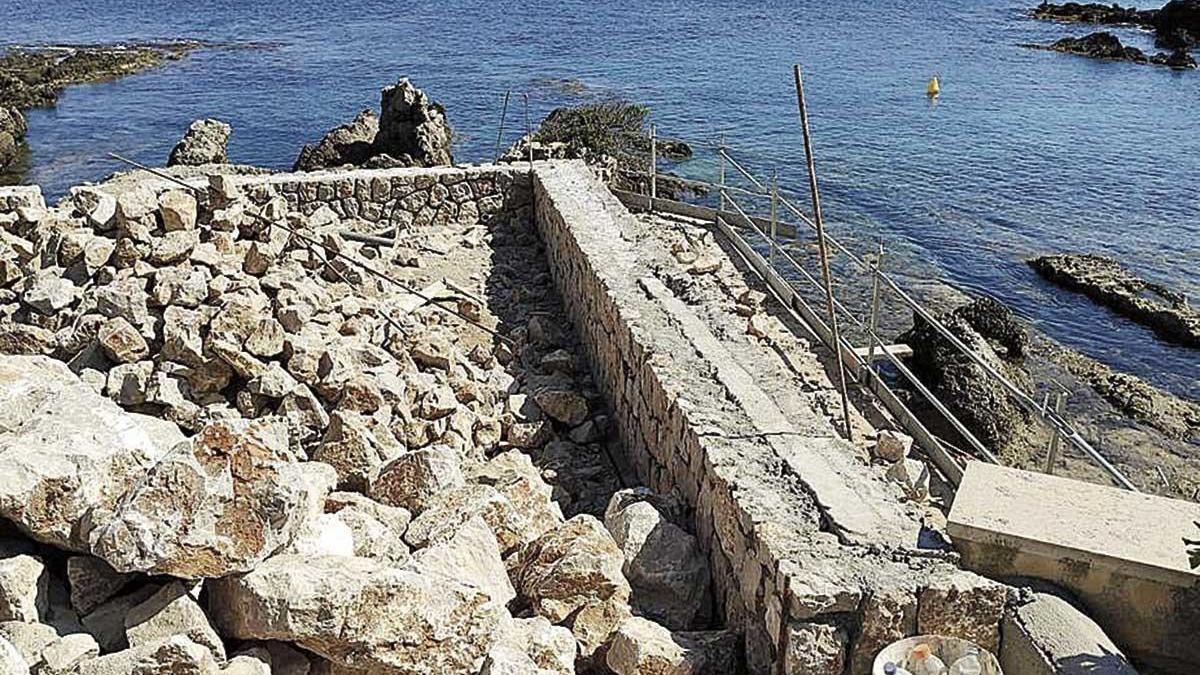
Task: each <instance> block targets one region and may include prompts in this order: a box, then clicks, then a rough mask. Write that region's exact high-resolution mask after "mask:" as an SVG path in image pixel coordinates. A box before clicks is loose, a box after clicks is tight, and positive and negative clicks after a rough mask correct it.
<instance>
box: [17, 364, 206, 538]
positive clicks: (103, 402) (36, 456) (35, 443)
mask: <svg viewBox="0 0 1200 675" xmlns="http://www.w3.org/2000/svg"><path fill="white" fill-rule="evenodd" d="M0 383H3V384H2V385H0V516H3V517H4V518H7V519H8V520H10V521H12V522H14V523H16V524H18V525H19V526H20V527H21V529H22V530H23V531H24V532H25V533H26V534H28V535H29V536H31V537H33V538H35V539H37V540H39V541H42V542H44V543H48V544H51V545H54V546H57V547H59V548H63V549H67V550H71V551H86V550H87V549H88V541H87V539H88V536H89V534H90V532H91V528H92V527H93V525H94V523H97V522H104V521H105V519H106V518H105V516H104V515H103V514H105V513H109V512H111V510H112V508H113V507H114V506H115V504H116V502H117V500H118V499H119V498H120V497H121V495H123V494H124V493H125V492H126V491H127V490H129V489H130V488H131V487H132V486H133V485H135V484H136V483H137V481H139V480H141V479H142V477H143V476H144V475H145V474H146V472H147V471H148V470H149V469H150V468H151V467H152V466H154V465H155V464H156V463H157V462H158V460H159V459H160V458H162V457H163V456H164V455H165V454H166V453H167V452H169V451H170V450H171V448H173V447H174V446H175V445H176V444H178V443H179V442H181V441H183V434H182V433H180V431H179V429H178V428H177V427H176V426H175V425H173V424H170V423H168V422H164V421H162V420H157V419H154V418H150V417H146V416H143V415H133V414H130V413H126V412H125V411H123V410H121V409H120V408H119V407H118V406H117V405H116V404H115V403H113V402H112V401H111V400H109V399H107V398H105V397H103V396H100V395H98V394H97V393H96V392H95V391H93V390H92V389H91V388H90V387H89V386H88V385H86V384H84V383H83V382H81V381H80V380H79V378H77V377H76V376H75V375H74V374H73V373H72V372H71V371H70V370H69V369H68V368H67V366H66V365H65V364H63V363H61V362H58V361H54V360H52V359H49V358H47V357H40V356H0ZM98 430H103V433H98ZM64 486H71V488H70V489H64ZM47 495H54V499H52V500H49V499H47V498H46V496H47Z"/></svg>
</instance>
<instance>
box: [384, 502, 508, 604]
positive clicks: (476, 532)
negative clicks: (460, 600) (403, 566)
mask: <svg viewBox="0 0 1200 675" xmlns="http://www.w3.org/2000/svg"><path fill="white" fill-rule="evenodd" d="M414 522H416V521H414ZM410 529H411V528H410ZM407 567H409V568H410V569H413V570H416V571H418V572H420V573H421V574H423V575H428V576H440V577H444V578H446V579H448V580H450V581H457V582H459V583H463V584H466V585H468V586H471V587H474V588H477V589H479V590H481V591H483V592H484V593H486V594H487V596H488V597H489V598H491V599H492V601H493V602H495V603H497V604H499V605H501V606H505V605H507V604H508V603H509V601H510V600H512V599H513V598H515V597H516V595H517V592H516V591H515V590H513V586H512V582H511V581H509V578H508V572H507V570H505V568H504V563H503V561H501V559H500V546H499V545H498V544H497V543H496V536H495V535H494V534H492V530H491V529H490V528H489V527H488V525H487V523H486V522H484V520H483V519H482V518H480V517H479V516H474V517H472V518H468V519H467V520H466V521H464V522H463V523H462V524H461V525H460V526H458V527H457V528H455V529H454V531H451V532H444V533H442V536H441V538H440V539H439V540H435V541H434V542H432V543H431V544H430V545H429V546H427V547H425V548H423V549H421V550H419V551H416V552H414V553H413V556H412V561H411V562H410V563H409V564H408V565H407Z"/></svg>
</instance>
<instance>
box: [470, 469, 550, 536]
mask: <svg viewBox="0 0 1200 675" xmlns="http://www.w3.org/2000/svg"><path fill="white" fill-rule="evenodd" d="M470 480H471V482H473V483H479V484H481V485H490V486H491V487H493V488H495V489H496V490H497V491H498V492H499V493H500V494H502V495H504V496H505V497H506V498H507V499H508V501H509V502H510V503H511V504H512V505H513V507H514V508H515V509H516V510H517V512H519V513H520V514H521V515H522V516H524V518H525V521H526V522H525V524H524V526H523V529H522V530H521V532H522V535H521V543H522V544H524V543H528V542H530V541H533V540H534V539H537V538H538V537H540V536H542V535H543V534H545V533H546V532H549V531H550V530H552V529H554V528H556V527H558V526H559V525H561V524H562V523H563V521H564V520H565V519H564V518H563V513H562V509H561V508H559V506H558V504H556V503H555V502H554V501H553V500H552V495H553V490H552V489H551V487H550V486H549V485H548V484H547V483H546V481H544V480H542V475H541V472H540V471H539V470H538V468H537V467H535V466H534V465H533V460H531V459H530V458H529V455H526V454H525V453H523V452H521V451H519V450H508V451H506V452H502V453H500V454H498V455H496V456H495V457H492V458H491V459H489V460H488V461H487V462H484V463H482V464H479V465H477V466H476V467H475V468H473V469H472V471H471V475H470ZM497 536H499V535H497ZM502 543H503V542H502Z"/></svg>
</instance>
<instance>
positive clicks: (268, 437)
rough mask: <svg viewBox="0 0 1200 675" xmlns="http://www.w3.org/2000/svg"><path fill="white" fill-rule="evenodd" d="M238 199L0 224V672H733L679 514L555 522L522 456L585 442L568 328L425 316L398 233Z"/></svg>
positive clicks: (145, 204) (618, 501)
mask: <svg viewBox="0 0 1200 675" xmlns="http://www.w3.org/2000/svg"><path fill="white" fill-rule="evenodd" d="M198 197H199V199H198ZM257 197H258V199H249V198H247V197H246V195H244V194H242V193H241V192H240V191H239V190H238V189H237V188H236V187H234V184H233V183H231V182H230V181H229V180H228V179H227V178H225V177H219V176H214V177H213V178H212V179H211V181H210V185H209V189H208V191H207V193H206V194H204V193H200V194H196V193H193V192H192V191H189V190H187V189H184V188H182V187H174V186H171V185H169V184H161V185H160V184H152V183H140V184H135V185H134V186H133V187H128V188H127V189H123V190H120V191H116V194H112V193H110V192H108V191H106V190H105V189H104V188H103V186H101V188H82V189H77V190H75V191H73V193H72V194H71V196H70V197H68V198H67V199H65V200H64V201H63V203H62V204H60V205H59V206H58V207H57V208H55V209H46V208H44V206H42V205H41V204H38V203H36V201H35V202H31V203H27V204H26V205H25V206H23V207H21V208H19V209H16V210H15V211H3V210H0V352H2V353H3V355H0V516H2V517H3V519H4V529H3V530H0V671H3V672H6V673H8V672H12V673H26V672H30V673H38V674H44V675H57V674H65V673H78V674H80V675H102V674H103V675H109V674H129V675H133V674H135V673H136V674H141V673H147V674H148V673H163V672H188V673H205V674H208V673H225V674H230V675H232V674H235V673H236V674H239V675H240V674H243V673H244V674H252V673H253V674H265V673H276V674H277V675H278V674H283V675H293V674H302V673H312V674H314V675H316V674H319V673H328V674H341V675H352V674H353V673H378V674H384V675H386V674H389V673H396V674H398V673H489V674H491V675H499V674H501V673H542V674H552V673H574V672H577V669H578V672H615V673H618V674H619V675H630V674H632V673H648V672H656V673H657V672H661V673H704V672H712V673H718V672H719V673H725V672H734V671H735V670H736V668H737V654H738V649H737V644H738V642H739V637H738V636H737V635H735V634H733V633H730V632H728V631H721V630H707V631H705V630H700V631H697V630H694V629H696V628H705V627H710V626H712V625H713V623H714V616H713V615H714V609H713V600H712V596H711V592H710V590H709V587H710V579H709V576H710V573H709V570H708V565H707V562H706V560H705V559H704V557H703V555H702V554H701V552H700V550H699V548H698V546H697V543H696V539H695V537H694V536H693V535H692V534H691V533H689V532H688V523H687V519H686V518H685V514H684V513H683V509H682V508H681V507H680V506H679V505H678V504H677V503H676V502H674V501H673V500H671V499H670V498H667V497H663V496H659V495H655V494H653V493H650V492H648V491H646V490H644V489H631V490H623V491H620V492H617V493H616V494H614V495H612V499H611V501H609V502H608V506H607V511H606V512H605V513H603V516H604V521H603V522H601V520H600V519H598V518H597V517H595V516H594V515H590V514H588V513H579V514H578V515H575V516H574V517H571V518H570V519H566V518H564V515H563V511H562V508H560V505H559V503H558V502H556V501H555V499H556V498H557V497H558V495H557V494H556V488H552V487H551V486H550V485H549V484H548V483H547V481H546V479H547V478H549V479H551V480H553V479H554V478H555V476H554V471H553V470H548V469H539V468H538V467H537V466H535V464H534V462H533V461H532V460H531V458H534V459H538V460H539V461H541V460H544V459H546V457H547V455H553V454H554V453H555V452H557V453H559V454H561V453H570V452H571V451H572V449H577V448H581V447H583V445H584V444H586V443H595V442H596V441H597V440H598V439H600V438H601V437H603V436H604V434H605V433H606V426H607V424H606V421H605V419H606V418H605V416H604V415H603V409H602V407H603V406H602V404H601V403H600V402H599V400H598V399H597V398H596V397H595V395H594V392H593V391H592V388H591V385H590V378H589V377H588V376H587V374H586V372H585V371H586V369H583V368H579V367H578V366H579V362H580V359H579V358H578V356H577V355H576V353H575V352H574V351H573V349H572V345H571V343H570V341H569V338H567V337H565V335H566V334H569V331H565V330H563V329H561V328H557V327H554V326H552V325H551V322H550V321H549V320H548V319H547V318H546V317H544V316H533V317H532V318H528V320H525V321H523V322H522V323H521V324H520V325H513V324H512V323H511V322H509V323H508V324H507V325H504V326H501V322H500V320H499V319H498V318H497V317H496V316H495V315H494V314H493V312H494V309H495V308H494V306H493V305H495V304H496V303H494V302H489V301H485V300H483V299H481V298H479V297H477V296H474V295H473V294H471V293H469V292H466V291H463V292H459V293H456V294H454V295H453V300H452V301H449V302H448V303H446V302H444V301H439V302H442V303H443V304H448V308H449V309H451V310H452V311H453V312H454V313H456V314H458V315H460V316H461V317H467V318H469V319H471V322H464V321H461V320H459V319H458V318H453V317H451V316H450V314H449V313H448V312H445V311H442V310H441V309H439V308H437V307H432V306H428V305H426V306H423V307H421V306H417V305H415V304H414V303H413V296H412V295H411V293H409V292H407V291H404V290H402V289H400V288H398V287H396V286H394V285H392V284H389V283H387V282H385V281H383V280H382V279H381V278H380V277H378V276H376V275H374V274H373V273H371V272H370V270H376V271H381V272H385V273H386V272H388V271H389V270H399V269H401V268H402V267H403V268H406V269H411V268H412V267H413V266H414V265H420V264H421V261H420V259H419V256H417V255H415V254H414V252H413V251H412V250H411V249H406V248H405V247H403V246H396V247H383V248H380V247H377V246H370V245H363V244H356V243H353V242H351V241H348V240H347V239H345V238H344V237H343V236H342V235H341V231H342V230H341V223H340V220H339V218H338V217H337V215H336V214H334V213H332V212H331V211H330V210H329V209H328V208H322V209H318V210H317V211H316V212H314V213H312V214H311V215H309V216H301V215H300V214H297V213H294V212H291V211H290V209H289V208H288V205H287V201H286V200H285V199H284V198H283V197H281V196H279V195H271V194H267V195H265V196H264V195H261V194H260V195H257ZM430 227H435V226H433V225H431V226H430ZM529 227H530V226H529V224H528V223H527V222H521V221H519V220H510V221H504V222H494V223H491V224H488V225H486V226H485V225H482V224H480V225H476V226H474V227H467V228H465V229H464V228H462V227H457V226H453V225H452V226H450V227H449V228H447V232H448V233H449V234H448V235H446V236H452V237H456V238H459V240H458V243H461V244H462V245H463V247H462V250H478V249H479V248H481V247H483V248H486V247H487V246H488V245H490V243H491V241H492V240H493V239H496V240H510V241H514V240H515V241H520V240H521V237H522V236H524V237H527V236H530V235H529V233H528V228H529ZM293 232H302V233H304V236H302V237H301V236H296V235H294V234H292V233H293ZM314 242H316V243H314ZM351 260H353V261H354V262H351ZM504 269H511V268H504ZM526 281H528V280H526ZM538 284H542V285H548V284H549V281H548V279H547V278H546V275H545V274H544V273H541V274H540V277H539V278H538V279H537V280H536V282H530V283H519V284H515V285H513V289H512V290H513V292H512V295H511V297H508V298H506V299H504V300H503V302H519V301H520V300H521V297H522V296H521V294H522V293H530V292H531V289H535V288H536V287H537V285H538ZM517 288H519V289H520V291H519V292H518V290H516V289H517ZM503 302H501V303H500V304H503ZM472 322H475V323H472ZM476 323H478V324H483V325H488V326H494V327H497V328H502V329H503V330H504V333H505V335H504V337H501V338H493V337H492V336H491V335H489V334H488V333H487V332H485V331H484V330H482V329H481V328H480V327H479V326H478V325H476ZM568 439H570V440H568ZM567 464H569V462H568V463H567ZM558 501H564V500H558ZM564 503H567V502H565V501H564ZM581 506H582V505H581V504H576V505H575V509H574V510H578V509H579V508H580V507H581Z"/></svg>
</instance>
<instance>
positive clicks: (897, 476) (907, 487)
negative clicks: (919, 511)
mask: <svg viewBox="0 0 1200 675" xmlns="http://www.w3.org/2000/svg"><path fill="white" fill-rule="evenodd" d="M887 475H888V478H891V479H892V480H894V481H896V482H897V483H899V484H900V486H901V487H902V488H904V494H906V495H907V496H908V498H909V499H912V500H914V501H918V502H920V501H925V499H927V498H928V497H929V467H928V466H926V465H925V462H922V461H921V460H919V459H912V458H906V459H904V460H903V461H900V462H897V463H895V464H893V465H892V466H891V467H889V468H888V472H887Z"/></svg>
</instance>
